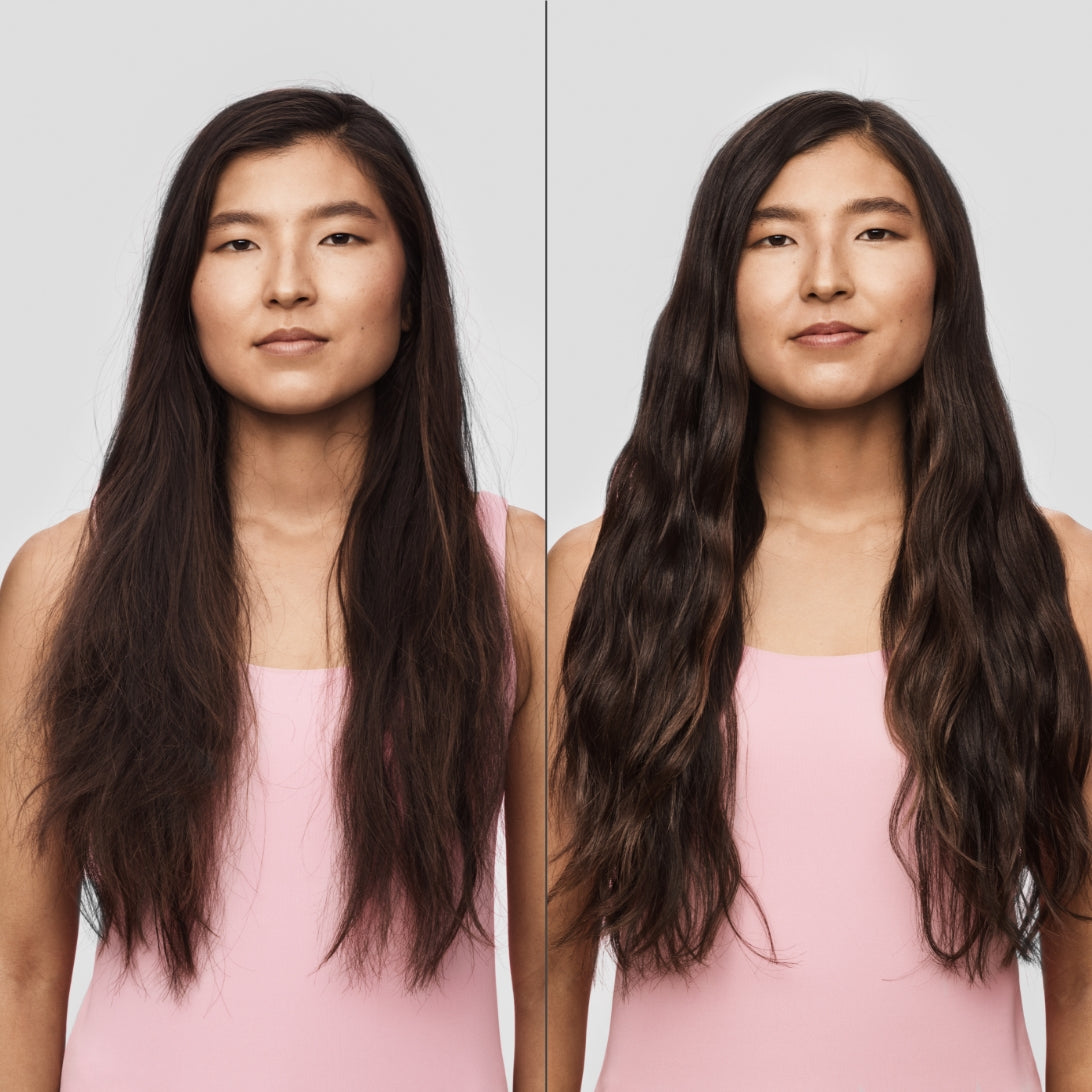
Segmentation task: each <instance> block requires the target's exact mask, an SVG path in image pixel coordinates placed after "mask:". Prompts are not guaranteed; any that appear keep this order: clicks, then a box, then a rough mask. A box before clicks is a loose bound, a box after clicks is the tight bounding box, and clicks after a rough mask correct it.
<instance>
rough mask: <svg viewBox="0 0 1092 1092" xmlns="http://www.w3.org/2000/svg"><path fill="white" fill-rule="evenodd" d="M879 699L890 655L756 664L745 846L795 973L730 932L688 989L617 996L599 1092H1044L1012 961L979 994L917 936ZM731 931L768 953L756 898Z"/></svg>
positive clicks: (656, 986)
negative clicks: (891, 822) (894, 819)
mask: <svg viewBox="0 0 1092 1092" xmlns="http://www.w3.org/2000/svg"><path fill="white" fill-rule="evenodd" d="M884 685H885V669H884V664H883V657H882V656H881V654H880V653H878V652H877V653H867V654H863V655H858V656H815V657H812V656H788V655H782V654H779V653H772V652H764V651H758V650H755V649H747V650H746V651H745V653H744V657H743V663H742V665H741V668H740V674H739V679H738V681H737V687H736V699H737V706H738V709H739V733H740V750H739V783H738V794H737V807H736V814H735V832H736V838H737V840H738V843H739V848H740V852H741V855H742V863H743V872H744V875H745V876H746V877H747V878H748V879H749V880H750V882H751V884H752V886H753V888H754V890H755V893H756V895H757V897H758V899H759V902H760V903H761V906H762V908H763V909H764V911H765V913H766V917H767V920H768V922H769V925H770V929H771V931H772V933H773V939H774V944H775V946H776V949H777V953H778V956H779V957H780V959H781V961H782V962H781V963H780V964H779V965H775V964H771V963H769V962H767V961H765V960H763V959H762V958H761V957H760V956H758V955H755V954H753V953H752V952H750V951H748V950H747V948H746V947H745V946H743V945H742V944H740V943H739V942H738V941H736V940H735V939H734V938H732V936H731V933H730V931H729V930H727V929H725V930H724V931H723V933H722V941H721V944H720V947H719V949H718V951H717V952H716V954H715V957H714V959H713V960H712V962H711V963H710V964H708V965H707V966H705V967H703V968H701V969H700V970H699V971H698V972H697V973H696V974H695V975H694V976H693V978H692V979H691V980H690V981H689V982H687V981H684V980H683V979H681V978H677V977H676V978H670V979H666V980H662V981H659V982H656V983H653V984H644V983H642V984H640V985H637V986H635V987H634V988H633V989H632V990H631V991H630V993H629V995H628V996H622V994H621V992H620V990H618V989H616V991H615V996H614V1005H613V1010H612V1013H611V1025H610V1036H609V1039H608V1043H607V1050H606V1056H605V1059H604V1063H603V1069H602V1072H601V1075H600V1078H599V1084H598V1086H597V1088H598V1089H599V1090H600V1092H616V1090H622V1092H646V1090H647V1092H653V1090H655V1092H663V1090H665V1089H670V1090H672V1092H690V1090H694V1092H698V1090H700V1092H708V1090H711V1089H726V1090H727V1089H732V1090H736V1089H738V1090H740V1092H787V1090H792V1092H796V1090H806V1092H922V1090H924V1089H928V1090H929V1092H948V1090H951V1092H956V1090H958V1092H976V1090H983V1092H986V1090H994V1089H996V1090H998V1092H1017V1090H1029V1092H1030V1090H1032V1089H1034V1090H1038V1089H1040V1087H1041V1086H1040V1083H1039V1077H1038V1074H1037V1072H1036V1068H1035V1061H1034V1058H1033V1056H1032V1052H1031V1046H1030V1043H1029V1041H1028V1036H1027V1030H1026V1028H1025V1026H1024V1017H1023V1010H1022V1007H1021V1003H1020V985H1019V978H1018V972H1017V968H1016V966H1015V964H1012V965H1010V966H1008V967H1005V968H1000V967H999V968H997V969H996V971H995V973H994V974H993V975H992V976H991V977H990V978H989V980H988V981H987V983H986V985H984V986H983V985H974V986H972V985H970V984H969V983H968V981H967V980H966V979H965V978H963V977H960V976H959V975H956V974H953V973H951V972H948V971H945V970H943V969H942V968H940V967H939V966H938V965H937V964H936V963H935V962H934V961H933V960H932V959H931V958H930V955H929V952H928V948H927V946H926V945H925V943H924V941H923V939H922V936H921V929H920V926H919V916H918V908H917V902H916V896H915V891H914V888H913V886H912V884H911V881H910V880H909V879H908V877H907V875H906V873H905V871H904V870H903V868H902V866H901V865H900V864H899V862H898V859H897V858H896V857H895V854H894V852H893V851H892V849H891V845H890V843H889V841H888V816H889V814H890V811H891V805H892V802H893V800H894V796H895V791H896V788H897V786H898V783H899V779H900V776H901V772H902V768H903V767H902V760H901V757H900V754H899V752H898V751H897V749H896V748H895V746H894V744H893V743H892V742H891V740H890V737H889V735H888V732H887V728H886V725H885V721H884V716H883V699H884ZM735 920H736V922H737V924H738V925H739V927H740V931H741V932H742V934H743V935H744V936H745V937H746V938H747V939H748V940H750V941H751V942H752V943H753V944H754V945H755V946H756V947H757V948H758V949H759V950H760V951H762V950H765V944H764V934H763V932H762V929H761V927H760V922H759V918H758V915H757V914H756V912H755V911H754V908H753V906H752V905H751V904H750V903H749V901H748V900H746V899H741V900H740V901H739V902H738V903H737V906H736V908H735Z"/></svg>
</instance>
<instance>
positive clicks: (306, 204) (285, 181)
mask: <svg viewBox="0 0 1092 1092" xmlns="http://www.w3.org/2000/svg"><path fill="white" fill-rule="evenodd" d="M347 200H355V201H358V202H360V204H363V205H367V206H369V207H370V208H373V209H375V211H376V212H379V211H380V208H383V200H382V198H381V197H380V195H379V190H378V188H377V187H376V185H375V183H374V182H372V180H371V179H370V178H369V177H368V176H367V175H366V174H365V173H364V171H363V170H361V168H360V166H359V164H358V163H357V162H356V160H355V159H353V157H352V156H350V155H349V153H348V152H346V151H345V150H344V149H343V148H342V147H341V146H340V145H339V144H337V143H336V142H335V141H332V140H328V139H325V138H321V137H309V138H307V139H305V140H301V141H299V142H297V143H296V144H292V145H290V146H289V147H287V148H277V149H275V150H272V151H260V152H245V153H244V154H242V155H239V156H236V157H235V159H233V160H232V161H231V162H230V163H229V164H228V165H227V167H225V168H224V173H223V174H222V175H221V176H220V181H219V182H218V183H217V186H216V193H215V195H214V197H213V201H212V212H213V213H214V214H215V213H216V212H219V211H222V210H223V209H226V208H230V209H247V210H253V211H256V212H269V213H272V212H280V213H291V212H293V211H295V210H297V209H303V208H311V207H313V206H315V205H321V204H330V203H333V202H338V201H347ZM377 205H378V206H379V208H377V207H376V206H377ZM384 211H385V209H384Z"/></svg>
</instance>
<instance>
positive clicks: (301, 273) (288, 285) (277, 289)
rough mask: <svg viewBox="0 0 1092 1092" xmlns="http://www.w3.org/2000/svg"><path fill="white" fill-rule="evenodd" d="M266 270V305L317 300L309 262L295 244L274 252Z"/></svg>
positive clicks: (295, 304) (286, 305)
mask: <svg viewBox="0 0 1092 1092" xmlns="http://www.w3.org/2000/svg"><path fill="white" fill-rule="evenodd" d="M266 273H267V276H266V285H265V292H264V295H265V302H266V306H268V307H298V306H302V305H304V304H308V303H312V302H314V298H315V284H314V277H313V275H312V271H311V267H310V263H309V262H308V261H307V259H306V258H305V257H304V255H303V254H302V253H300V252H299V251H298V250H297V249H296V248H295V247H283V248H280V249H279V250H278V251H277V252H276V253H275V254H273V255H271V258H270V261H269V265H268V267H267V270H266Z"/></svg>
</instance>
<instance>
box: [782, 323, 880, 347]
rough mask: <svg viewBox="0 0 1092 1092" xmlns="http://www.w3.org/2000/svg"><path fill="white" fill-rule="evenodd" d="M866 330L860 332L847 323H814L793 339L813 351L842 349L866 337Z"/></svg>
mask: <svg viewBox="0 0 1092 1092" xmlns="http://www.w3.org/2000/svg"><path fill="white" fill-rule="evenodd" d="M865 333H866V331H865V330H858V329H857V327H856V326H850V325H849V323H847V322H814V323H812V324H811V326H809V327H807V329H805V330H801V331H800V333H798V334H795V335H794V336H793V338H792V340H793V341H794V342H796V344H797V345H804V346H806V347H808V348H812V349H828V348H840V347H841V346H844V345H852V344H853V343H854V342H855V341H860V340H861V338H863V337H864V336H865Z"/></svg>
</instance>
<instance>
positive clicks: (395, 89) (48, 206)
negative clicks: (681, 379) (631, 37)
mask: <svg viewBox="0 0 1092 1092" xmlns="http://www.w3.org/2000/svg"><path fill="white" fill-rule="evenodd" d="M4 24H5V25H4V46H5V48H4V65H3V67H2V71H0V89H2V94H3V101H4V103H5V108H4V121H5V127H4V128H5V132H4V152H5V154H4V171H3V173H2V175H0V199H2V203H3V207H4V209H5V210H6V213H5V222H4V227H3V243H4V261H3V263H2V269H0V278H2V286H3V294H4V299H5V300H6V301H7V306H6V314H7V318H6V319H5V331H4V337H3V347H4V348H3V356H4V364H3V378H4V388H3V392H4V393H3V398H2V399H0V466H2V467H3V470H2V472H0V473H2V478H0V483H2V497H3V506H4V519H3V521H2V523H0V569H2V568H6V566H7V563H8V560H9V559H10V557H11V555H12V554H13V553H14V552H15V550H16V549H17V548H18V546H19V545H20V543H22V542H23V541H24V540H25V539H26V538H27V537H28V536H29V535H30V534H32V533H33V532H35V531H37V530H39V529H40V528H42V527H45V526H47V525H50V524H52V523H55V522H57V521H58V520H60V519H62V518H63V517H65V516H67V515H69V514H70V513H72V512H74V511H77V510H79V509H81V508H84V507H86V506H87V503H88V501H89V499H90V496H91V492H92V490H93V488H94V484H95V482H96V480H97V476H98V471H99V467H100V464H101V457H102V454H103V450H104V445H105V443H106V441H107V439H108V438H109V435H110V430H111V428H112V424H113V420H114V416H115V413H116V410H117V407H118V404H119V401H120V394H121V389H122V379H123V374H124V369H125V365H126V359H127V353H128V349H129V344H130V338H131V334H132V323H133V318H134V315H135V312H136V307H137V302H138V297H139V288H140V279H141V272H142V267H143V263H144V261H145V259H146V256H147V250H148V248H149V244H150V241H151V237H152V234H153V231H154V227H155V219H156V213H157V210H158V206H159V202H160V199H161V196H162V194H163V192H164V190H165V187H166V185H167V183H168V181H169V178H170V175H171V172H172V170H173V168H174V166H175V164H176V163H177V160H178V158H179V156H180V155H181V153H182V151H183V150H184V148H185V146H186V145H187V144H188V142H189V140H190V139H191V138H192V137H193V135H194V134H195V133H196V132H197V130H198V129H199V128H200V127H201V126H202V125H203V124H204V122H205V121H206V120H208V118H209V117H211V116H212V115H213V114H214V113H216V112H217V111H218V110H219V109H221V108H222V107H223V106H225V105H227V104H228V103H229V102H231V101H234V100H235V99H238V98H241V97H243V96H245V95H249V94H253V93H255V92H258V91H263V90H267V89H269V88H272V87H277V86H282V85H289V84H301V83H318V84H321V85H323V86H327V87H332V88H335V89H345V90H349V91H353V92H355V93H356V94H358V95H361V96H362V97H363V98H365V99H367V100H368V101H369V102H371V103H372V104H373V105H375V106H377V107H379V108H380V109H382V110H383V111H384V112H385V113H387V115H388V116H389V117H390V118H391V119H392V120H394V121H395V123H396V124H398V125H399V127H400V128H401V129H402V130H403V132H404V134H405V135H406V136H407V138H408V140H409V143H410V145H411V147H412V148H413V150H414V152H415V154H416V157H417V161H418V164H419V166H420V167H421V170H422V173H423V174H424V176H425V180H426V183H427V184H428V185H429V188H430V191H431V195H432V197H433V200H434V204H435V208H436V212H437V215H438V218H439V220H440V223H441V229H442V231H443V233H444V236H445V240H446V243H447V248H448V257H449V259H450V266H451V272H452V276H453V283H454V290H455V295H456V302H457V305H458V307H459V312H460V318H461V329H462V332H463V337H464V350H465V357H466V361H467V366H468V371H469V374H470V378H471V381H472V383H473V385H474V388H475V393H476V398H475V402H476V409H477V416H478V421H479V424H480V428H479V430H478V434H479V437H481V438H482V439H481V440H480V442H479V464H480V471H481V480H482V485H483V487H484V488H487V489H492V490H495V491H499V492H501V493H503V494H505V495H506V496H507V497H509V499H510V500H511V501H512V502H513V503H516V504H519V505H521V506H523V507H527V508H531V509H533V510H535V511H539V512H541V511H543V508H544V471H545V448H544V397H545V377H544V364H545V359H544V325H545V319H544V314H543V302H542V301H543V295H544V261H545V254H544V231H543V213H542V209H543V203H544V191H545V178H544V129H543V117H544V94H545V92H544V65H545V60H544V51H543V39H544V13H543V9H542V7H541V6H540V5H538V4H532V3H527V4H514V3H512V2H511V0H460V3H458V4H450V3H444V2H440V0H435V2H419V3H413V2H406V0H400V2H399V3H397V4H395V3H383V4H380V3H371V4H368V3H364V4H361V3H355V4H348V3H340V2H337V0H312V2H311V3H309V4H307V5H305V6H301V5H299V4H295V3H286V2H285V0H267V2H266V3H263V4H261V5H255V4H248V3H243V2H242V0H215V2H214V0H189V2H187V3H185V4H164V5H160V4H147V3H140V2H137V0H99V2H97V3H94V4H80V3H76V2H75V0H72V2H68V3H60V4H26V3H23V4H19V5H9V6H8V8H7V9H5V15H4ZM484 437H488V443H486V442H485V440H484ZM503 920H504V919H503V917H501V918H500V919H499V921H498V924H500V925H501V926H503ZM498 939H499V940H500V941H501V951H500V952H499V953H498V956H499V960H498V963H499V973H498V980H499V982H500V983H501V985H502V1014H501V1024H502V1029H503V1037H504V1046H505V1051H506V1053H507V1054H508V1057H509V1059H510V1049H511V1034H510V1029H511V999H510V991H506V990H505V989H504V987H505V984H506V977H507V975H506V969H505V965H504V951H503V929H502V931H501V935H500V936H499V938H498ZM92 958H93V946H92V944H91V942H90V937H89V936H88V935H87V933H86V931H85V932H84V934H83V935H82V936H81V943H80V949H79V953H78V956H77V965H76V971H75V977H74V983H73V991H72V1001H71V1004H70V1020H71V1018H72V1016H74V1014H75V1011H76V1008H77V1006H78V1003H79V999H80V997H81V996H82V993H83V991H84V989H85V988H86V985H87V982H88V979H89V975H90V968H91V962H92Z"/></svg>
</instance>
